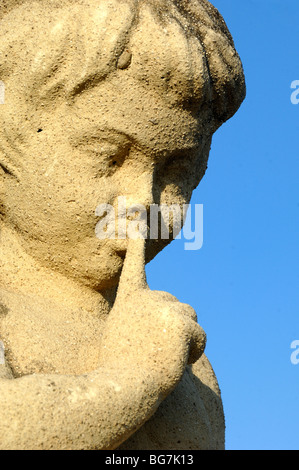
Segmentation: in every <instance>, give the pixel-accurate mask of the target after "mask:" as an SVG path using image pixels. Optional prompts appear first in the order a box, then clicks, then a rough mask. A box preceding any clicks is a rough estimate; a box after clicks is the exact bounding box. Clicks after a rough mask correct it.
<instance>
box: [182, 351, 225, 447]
mask: <svg viewBox="0 0 299 470" xmlns="http://www.w3.org/2000/svg"><path fill="white" fill-rule="evenodd" d="M188 373H189V375H190V378H191V380H192V382H193V383H194V385H195V387H196V388H197V390H198V393H199V395H200V397H201V399H202V401H203V403H204V406H205V409H206V411H207V413H208V415H209V419H210V423H211V427H212V431H213V432H212V434H213V436H214V438H215V443H214V445H215V448H216V449H224V447H225V418H224V411H223V403H222V398H221V391H220V388H219V384H218V381H217V378H216V375H215V372H214V370H213V368H212V366H211V364H210V362H209V360H208V358H207V357H206V355H205V354H203V355H202V357H201V358H200V359H199V360H198V361H197V362H196V363H195V364H193V365H192V366H188Z"/></svg>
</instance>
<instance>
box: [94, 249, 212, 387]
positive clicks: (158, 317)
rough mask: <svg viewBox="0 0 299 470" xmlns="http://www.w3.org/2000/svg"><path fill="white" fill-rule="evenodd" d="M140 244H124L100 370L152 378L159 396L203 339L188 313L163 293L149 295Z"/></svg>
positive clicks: (191, 359)
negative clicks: (121, 268)
mask: <svg viewBox="0 0 299 470" xmlns="http://www.w3.org/2000/svg"><path fill="white" fill-rule="evenodd" d="M144 244H145V242H144V240H130V242H129V246H128V251H127V255H126V259H125V262H124V266H123V271H122V275H121V279H120V283H119V288H118V293H117V297H116V301H115V304H114V307H113V309H112V310H111V312H110V314H109V317H108V319H107V323H106V327H105V330H104V333H103V338H102V342H101V351H100V353H101V354H100V365H103V366H104V365H105V366H106V367H107V366H108V367H111V368H112V369H115V368H119V369H120V370H121V369H122V368H126V369H131V370H132V374H135V375H136V374H138V373H141V374H142V375H146V376H149V375H150V376H152V378H153V380H154V383H155V385H156V386H158V387H159V388H160V391H161V394H162V395H164V394H165V395H167V394H168V393H169V392H170V391H171V390H172V389H173V387H174V386H176V385H177V384H178V382H179V381H180V379H181V377H182V375H183V373H184V370H185V368H186V365H187V364H188V363H194V362H196V361H197V359H199V357H200V356H201V355H202V353H203V352H204V349H205V343H206V336H205V333H204V331H203V330H202V328H201V327H200V326H199V325H198V324H197V322H196V320H197V317H196V314H195V312H194V310H193V309H192V308H191V307H190V306H189V305H186V304H182V303H180V302H179V301H178V300H177V299H176V298H175V297H173V296H172V295H170V294H168V293H166V292H158V291H151V290H150V289H149V287H148V285H147V283H146V276H145V269H144V264H145V263H144Z"/></svg>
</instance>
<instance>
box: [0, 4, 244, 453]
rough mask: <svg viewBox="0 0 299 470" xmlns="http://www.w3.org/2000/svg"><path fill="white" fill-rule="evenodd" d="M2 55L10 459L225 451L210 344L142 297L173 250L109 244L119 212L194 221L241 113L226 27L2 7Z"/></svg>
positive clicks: (196, 7)
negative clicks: (175, 208)
mask: <svg viewBox="0 0 299 470" xmlns="http://www.w3.org/2000/svg"><path fill="white" fill-rule="evenodd" d="M0 39H1V40H0V80H1V82H2V83H3V84H4V86H5V100H3V103H2V104H1V105H0V188H1V190H0V193H1V197H0V215H1V222H0V224H1V225H0V227H1V237H0V273H1V274H0V302H1V304H0V339H1V341H2V343H3V345H4V351H5V360H3V358H4V355H3V354H1V356H0V357H1V358H2V361H1V362H2V364H1V365H0V377H1V379H0V395H1V407H0V449H222V448H223V447H224V427H225V426H224V416H223V409H222V402H221V396H220V391H219V387H218V384H217V380H216V378H215V375H214V373H213V370H212V368H211V366H210V364H209V362H208V360H207V358H206V357H205V355H204V348H205V340H206V339H205V333H204V332H203V330H202V329H201V327H200V326H199V325H198V323H197V319H196V314H195V312H194V310H193V309H192V308H191V307H189V306H188V305H184V304H181V303H180V302H179V301H178V300H177V299H176V298H174V297H173V296H171V295H170V294H167V293H165V292H164V293H163V292H153V291H151V290H150V289H149V288H148V286H147V283H146V277H145V271H144V266H145V263H146V262H148V261H150V260H151V259H153V257H154V256H155V255H156V254H157V253H158V252H159V251H161V249H162V248H163V247H164V246H165V245H166V243H169V241H170V240H168V241H165V240H161V239H155V240H151V239H146V240H144V239H137V240H130V239H117V238H115V239H109V238H107V239H99V238H97V237H96V235H95V227H96V225H97V223H98V222H99V217H98V216H96V213H95V210H96V208H97V207H98V206H99V204H110V205H112V206H113V205H115V201H116V200H117V198H118V197H119V196H122V197H125V198H126V203H127V204H128V206H130V205H132V204H133V205H136V204H143V205H144V206H145V207H146V208H147V209H148V208H149V207H150V206H151V205H152V204H179V205H180V206H181V205H182V204H188V203H189V201H190V198H191V195H192V191H193V190H194V189H195V188H196V187H197V185H198V184H199V182H200V180H201V178H202V177H203V175H204V173H205V170H206V167H207V160H208V155H209V150H210V145H211V138H212V135H213V133H214V132H215V131H216V130H217V128H219V126H220V125H221V124H222V123H224V122H225V121H226V120H227V119H229V118H230V117H231V116H232V115H233V114H234V113H235V112H236V111H237V109H238V108H239V106H240V104H241V102H242V100H243V99H244V96H245V82H244V75H243V69H242V65H241V62H240V59H239V56H238V54H237V53H236V51H235V48H234V43H233V40H232V37H231V35H230V33H229V31H228V29H227V27H226V25H225V23H224V21H223V19H222V17H221V16H220V14H219V13H218V11H217V10H216V9H215V8H214V7H213V6H212V5H211V4H210V3H209V2H208V1H206V0H146V1H145V0H144V1H143V0H59V1H58V0H57V1H56V0H2V1H1V5H0ZM125 223H127V221H125Z"/></svg>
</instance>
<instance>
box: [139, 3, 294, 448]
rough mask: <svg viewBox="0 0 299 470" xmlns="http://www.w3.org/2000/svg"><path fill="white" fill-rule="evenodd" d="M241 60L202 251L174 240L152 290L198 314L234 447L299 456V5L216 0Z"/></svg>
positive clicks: (215, 163)
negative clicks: (296, 354)
mask: <svg viewBox="0 0 299 470" xmlns="http://www.w3.org/2000/svg"><path fill="white" fill-rule="evenodd" d="M212 3H213V4H214V5H215V6H216V8H218V9H219V11H220V13H221V14H222V15H223V16H224V19H225V21H226V23H227V25H228V26H229V29H230V31H231V33H232V35H233V37H234V40H235V44H236V48H237V50H238V52H239V54H240V56H241V58H242V61H243V65H244V69H245V74H246V80H247V98H246V101H245V102H244V104H243V105H242V107H241V109H240V110H239V112H238V113H237V114H236V115H235V117H234V118H233V119H231V120H230V121H229V122H228V123H226V124H225V125H224V126H223V127H222V128H221V129H220V130H219V131H218V132H217V133H216V134H215V136H214V139H213V145H212V151H211V154H210V160H209V168H208V171H207V173H206V175H205V177H204V179H203V180H202V182H201V184H200V185H199V187H198V188H197V190H196V191H195V192H194V196H193V199H192V202H193V203H194V204H195V203H196V204H204V245H203V248H202V249H201V250H199V251H185V250H184V245H183V243H184V241H183V240H181V241H179V240H176V241H174V242H173V243H172V244H171V245H170V246H169V247H168V248H167V249H165V250H164V251H163V252H162V253H161V254H160V255H158V256H157V258H156V259H155V260H154V261H152V262H151V263H150V264H149V265H148V267H147V274H148V281H149V285H150V287H151V288H153V289H160V290H166V291H169V292H171V293H173V294H174V295H176V296H177V297H178V298H179V300H181V301H182V302H187V303H189V304H191V305H192V306H193V307H194V308H195V309H196V311H197V312H198V315H199V322H200V324H201V325H202V326H203V328H204V329H205V331H206V332H207V335H208V345H207V350H206V352H207V355H208V357H209V359H210V361H211V363H212V365H213V367H214V369H215V371H216V374H217V377H218V379H219V383H220V386H221V390H222V396H223V402H224V408H225V414H226V421H227V449H234V450H237V449H265V450H266V449H277V450H278V449H296V450H298V449H299V365H297V366H295V365H292V363H291V360H290V356H291V353H292V350H291V348H290V345H291V342H292V341H293V340H296V339H297V340H299V320H298V318H299V289H298V284H299V282H298V281H299V267H298V262H299V248H298V240H299V237H298V235H299V223H298V218H299V162H298V153H299V151H298V148H299V140H298V130H299V105H297V106H294V105H292V104H291V100H290V96H291V93H292V90H291V88H290V86H291V82H292V81H293V80H299V60H298V59H299V49H298V43H299V2H298V0H242V1H241V0H212Z"/></svg>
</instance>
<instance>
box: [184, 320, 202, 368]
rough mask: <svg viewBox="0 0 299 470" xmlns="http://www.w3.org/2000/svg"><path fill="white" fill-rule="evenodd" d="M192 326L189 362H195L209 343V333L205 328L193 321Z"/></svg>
mask: <svg viewBox="0 0 299 470" xmlns="http://www.w3.org/2000/svg"><path fill="white" fill-rule="evenodd" d="M190 328H191V341H190V349H189V358H188V364H195V362H197V361H198V359H200V358H201V356H202V355H203V353H204V351H205V348H206V344H207V335H206V334H205V332H204V330H203V329H202V328H201V326H199V325H198V324H197V323H195V322H192V323H191V324H190Z"/></svg>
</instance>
